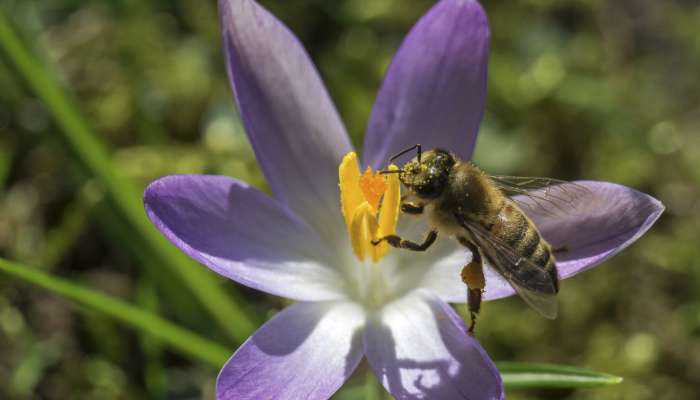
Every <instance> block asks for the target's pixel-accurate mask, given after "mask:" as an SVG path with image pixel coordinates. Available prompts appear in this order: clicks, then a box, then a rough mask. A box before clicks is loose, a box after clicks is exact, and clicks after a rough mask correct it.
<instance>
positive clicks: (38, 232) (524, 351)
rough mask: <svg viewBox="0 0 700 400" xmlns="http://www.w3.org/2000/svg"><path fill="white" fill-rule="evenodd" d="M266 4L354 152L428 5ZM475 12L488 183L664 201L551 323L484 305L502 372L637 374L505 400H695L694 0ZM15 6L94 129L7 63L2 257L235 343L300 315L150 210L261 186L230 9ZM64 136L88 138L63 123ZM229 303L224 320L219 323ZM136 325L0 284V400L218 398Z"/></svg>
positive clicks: (517, 393)
mask: <svg viewBox="0 0 700 400" xmlns="http://www.w3.org/2000/svg"><path fill="white" fill-rule="evenodd" d="M262 3H263V4H264V5H265V6H266V7H268V9H270V10H271V11H272V12H273V13H274V14H276V15H277V16H279V17H280V18H281V19H282V20H283V21H284V22H285V23H287V24H288V25H289V26H290V27H291V29H292V30H293V31H294V32H295V33H296V34H297V35H298V36H299V37H300V39H301V41H302V42H303V43H304V45H305V46H306V48H307V49H308V50H309V52H310V54H311V56H312V58H313V59H314V61H315V62H316V63H317V65H318V67H319V69H320V72H321V75H322V76H323V78H324V80H325V82H326V84H327V85H328V87H329V90H330V92H331V95H332V97H333V98H334V100H335V102H336V104H337V106H338V108H339V110H340V113H341V114H342V116H343V118H344V120H345V122H346V125H347V127H348V130H349V132H350V133H351V135H352V137H353V141H354V143H355V144H356V145H359V144H360V143H361V142H362V134H363V131H364V128H365V125H366V121H367V118H368V115H369V112H370V109H371V106H372V103H373V100H374V97H375V95H376V92H377V89H378V86H379V85H380V82H381V79H382V76H383V71H384V70H385V68H386V66H387V64H388V63H389V61H390V59H391V56H392V54H393V53H394V51H395V50H396V48H397V47H398V45H399V43H400V42H401V39H402V38H403V36H404V35H405V34H406V32H407V31H408V29H410V27H411V25H412V24H413V23H414V22H415V21H416V20H417V19H418V18H419V16H420V15H422V14H423V13H424V12H425V11H426V10H427V9H428V8H429V7H430V6H431V4H432V3H433V2H432V1H427V0H335V1H322V0H296V1H294V2H283V1H273V0H267V1H262ZM484 7H485V8H486V10H487V12H488V14H489V17H490V21H491V28H492V37H493V40H492V50H491V61H490V76H489V96H488V105H487V113H486V116H485V120H484V123H483V124H482V129H481V134H480V136H479V141H478V146H477V150H476V156H475V158H476V161H477V162H478V163H480V164H481V165H482V166H483V167H484V168H485V169H487V170H488V171H490V172H493V173H507V174H514V175H542V176H552V177H556V178H561V179H583V178H585V179H594V180H606V181H612V182H617V183H621V184H624V185H628V186H631V187H634V188H636V189H638V190H642V191H645V192H647V193H650V194H652V195H653V196H655V197H657V198H659V199H660V200H661V201H662V202H664V204H665V205H666V207H667V210H666V212H665V214H664V215H663V216H662V217H661V219H660V220H659V222H658V223H657V224H656V225H655V226H654V227H653V228H652V229H651V231H650V232H649V233H648V234H647V235H646V236H644V237H643V238H642V239H641V240H639V241H638V242H637V243H635V244H634V245H633V246H632V247H631V248H629V249H628V250H626V251H624V252H623V253H622V254H620V255H618V256H616V257H615V258H614V259H613V260H611V261H608V262H606V263H604V264H603V265H602V266H600V267H598V268H596V269H594V270H592V271H590V272H587V273H585V274H583V275H580V276H578V277H576V278H575V279H571V280H567V281H565V282H563V284H562V290H561V295H560V296H559V298H560V303H561V308H562V310H561V312H560V317H559V318H558V319H557V320H556V321H554V322H550V321H547V320H545V319H542V318H539V317H537V316H536V314H535V313H533V312H532V311H530V310H528V309H527V307H526V306H525V305H524V303H523V302H522V301H520V300H519V299H512V298H511V299H506V300H501V301H497V302H492V303H487V304H486V305H485V306H484V312H483V313H482V316H481V319H480V323H479V331H478V337H479V339H480V340H481V341H482V343H483V345H484V347H485V348H486V349H487V351H488V352H489V354H490V355H491V356H492V358H494V359H495V360H509V361H530V362H556V363H563V364H570V365H576V366H585V367H590V368H593V369H595V370H599V371H605V372H609V373H612V374H615V375H619V376H622V377H624V381H623V382H622V383H621V384H619V385H615V386H610V387H606V388H596V389H578V390H569V389H565V390H551V389H549V390H534V391H533V390H529V391H528V390H511V391H509V392H508V398H509V399H590V398H606V399H607V398H610V399H697V398H700V373H698V371H700V246H699V245H698V244H699V243H700V230H699V228H698V224H699V223H700V198H699V197H698V194H699V192H700V137H699V136H698V134H697V133H698V130H700V79H699V77H700V75H699V74H700V25H698V21H700V3H698V2H697V1H694V0H672V1H663V2H660V1H651V0H622V1H615V2H607V1H602V0H567V1H555V0H524V1H515V2H513V1H484ZM0 12H2V13H4V14H5V17H6V18H7V19H8V20H9V21H11V25H12V27H13V29H14V30H15V31H16V32H18V33H19V34H20V36H21V39H22V42H23V43H24V44H25V45H26V46H28V47H29V48H30V49H31V51H32V52H33V53H34V54H37V55H38V57H39V59H40V62H41V64H43V65H44V68H45V69H47V70H49V71H51V74H53V76H54V77H55V78H56V79H58V80H59V81H60V82H61V84H62V85H63V86H64V87H65V88H68V89H69V90H70V91H71V92H72V96H73V98H74V99H75V103H76V105H77V108H78V109H79V110H80V111H81V112H82V113H83V115H84V117H85V119H86V120H87V121H89V125H90V126H91V127H92V128H93V129H94V130H90V129H89V128H88V129H87V130H85V129H83V128H80V127H81V126H82V125H81V123H80V122H75V121H73V122H71V121H70V120H69V121H68V122H65V121H64V123H63V124H62V123H60V122H59V123H58V124H57V123H56V122H55V118H56V115H55V113H56V108H57V107H56V106H46V103H44V102H43V101H42V100H41V99H40V98H39V97H37V93H38V92H37V89H36V87H41V85H42V84H41V82H39V83H38V84H37V85H38V86H32V84H31V82H30V83H29V85H28V84H27V81H26V77H25V78H23V77H22V72H21V71H20V70H18V69H17V68H16V65H15V64H14V62H11V61H10V60H11V55H9V53H8V52H7V49H6V52H5V53H3V52H0V257H2V258H5V259H10V260H14V261H18V262H21V263H24V264H27V265H30V266H35V267H37V268H40V269H42V270H44V271H46V272H50V273H51V274H55V275H58V276H62V277H66V278H69V279H70V280H72V281H74V282H79V283H81V284H83V285H85V286H88V287H91V288H96V289H98V290H99V291H101V292H104V293H107V294H110V295H114V296H117V297H119V298H123V299H126V300H128V301H129V302H131V303H134V304H137V305H139V306H140V307H142V308H144V309H147V310H151V311H153V312H155V313H158V314H160V315H161V316H164V317H166V318H168V319H170V320H173V321H175V322H177V323H178V324H180V325H182V326H184V327H187V328H188V329H191V330H192V331H195V332H198V333H199V334H201V335H202V336H205V337H208V338H210V339H213V340H215V341H218V342H219V343H223V344H225V345H226V347H227V351H228V352H229V353H230V352H233V350H234V349H235V348H236V346H237V345H238V344H240V343H241V341H242V340H243V338H245V337H246V335H247V334H248V333H250V331H251V330H252V329H254V328H255V327H256V326H257V325H258V324H260V323H261V321H264V320H265V319H266V318H268V317H270V316H271V315H273V314H274V313H275V312H276V311H278V310H279V309H280V308H282V307H283V306H284V305H285V304H284V303H283V301H282V300H280V299H277V298H272V297H269V296H264V295H261V294H259V293H257V292H254V291H252V290H247V289H245V288H243V287H241V286H240V285H236V284H233V283H230V282H228V281H225V280H223V279H220V278H218V277H215V276H214V274H213V273H209V272H208V271H206V270H205V268H204V267H201V268H200V267H193V265H194V263H191V262H189V261H187V260H186V259H185V258H184V257H183V256H181V255H180V254H178V252H177V250H174V247H172V246H169V245H167V244H164V242H162V241H159V240H158V239H159V238H158V235H157V234H156V233H155V230H154V229H152V228H151V227H150V226H148V223H147V222H146V221H145V215H144V214H143V211H142V208H140V207H141V205H140V193H141V192H142V190H143V188H144V187H145V185H146V184H147V183H148V182H149V181H151V180H153V179H155V178H157V177H159V176H162V175H168V174H174V173H216V174H224V175H229V176H234V177H238V178H241V179H243V180H246V181H248V182H251V183H252V184H253V185H255V186H257V187H259V188H262V189H265V182H264V179H263V177H262V175H261V173H260V171H259V169H258V167H257V165H256V162H255V159H254V156H253V155H252V152H251V148H250V146H249V144H248V142H247V139H246V137H245V133H244V131H243V129H242V126H241V124H240V121H239V119H238V116H237V114H236V111H235V109H234V105H233V101H232V98H231V94H230V89H229V85H228V82H227V79H226V75H225V71H224V63H223V59H222V52H221V49H220V39H219V27H218V17H217V14H216V3H215V2H214V1H199V0H176V1H165V0H160V1H136V0H109V1H107V0H105V1H78V0H45V1H41V2H39V1H20V0H0ZM39 92H40V91H39ZM47 96H48V97H49V98H52V97H51V96H52V95H51V94H50V93H49V94H48V95H47ZM59 112H60V110H59ZM66 126H68V129H66ZM71 126H73V130H76V131H80V130H81V129H83V130H84V132H83V133H85V135H83V136H86V135H87V136H90V135H91V134H92V139H89V138H88V139H86V138H85V137H82V136H79V135H78V136H75V135H73V136H71V135H70V134H66V133H65V132H66V130H70V129H71V128H70V127H71ZM76 126H77V128H76ZM95 137H97V138H98V139H99V142H95V141H94V140H93V139H94V138H95ZM100 145H102V146H100ZM96 149H97V150H96ZM134 232H137V233H134ZM154 238H155V239H154ZM190 267H191V268H190ZM195 269H196V270H197V271H198V272H200V270H201V272H202V273H201V274H197V275H192V276H189V277H188V275H187V272H182V271H191V270H195ZM200 283H201V285H200ZM198 285H199V286H198ZM207 285H209V286H207ZM193 287H194V289H193ZM197 287H200V289H201V288H202V287H205V288H209V287H212V288H216V289H217V291H216V293H214V292H213V291H212V292H211V293H209V292H210V291H209V290H208V289H207V290H206V291H205V292H206V293H202V292H201V291H200V293H199V294H196V293H197V289H196V288H197ZM212 293H213V294H212ZM216 296H221V297H216ZM222 299H224V300H225V302H224V301H222ZM224 303H225V304H229V308H225V307H224V306H223V305H222V306H221V309H222V310H223V311H220V312H219V315H218V316H217V315H214V314H215V313H212V312H206V311H205V310H209V311H211V308H207V307H208V306H207V304H209V305H212V304H224ZM236 313H240V315H238V314H236ZM246 315H247V316H253V317H245V316H246ZM227 318H229V319H228V320H227ZM227 321H228V322H229V324H228V325H230V326H233V327H230V326H229V327H228V328H227V326H228V325H227V324H226V322H227ZM138 332H139V331H138V330H136V331H135V330H132V329H129V328H126V327H124V326H123V325H120V324H118V323H116V322H114V320H112V319H108V318H106V317H104V316H102V315H100V314H97V313H95V312H94V311H91V309H90V308H89V307H76V306H74V305H73V303H71V302H68V301H66V300H65V299H62V298H61V297H58V296H55V295H53V294H51V293H50V292H48V291H46V290H43V289H40V288H37V287H35V286H33V285H30V284H27V283H24V282H23V281H20V280H17V279H16V278H13V277H11V276H9V275H6V274H0V398H2V399H166V398H167V399H199V398H204V399H209V398H212V397H213V386H214V380H215V377H216V373H217V370H216V368H214V367H213V366H210V365H209V364H207V363H202V362H197V361H193V359H192V358H189V357H185V356H182V355H181V353H176V352H172V351H170V350H167V349H166V348H165V347H164V346H163V345H162V343H160V342H159V341H157V340H155V339H154V338H153V337H152V336H149V335H145V334H139V333H138ZM361 374H362V371H360V372H359V373H358V375H361ZM361 378H362V377H361V376H360V377H356V378H353V381H351V384H350V386H352V384H353V382H355V381H356V380H361Z"/></svg>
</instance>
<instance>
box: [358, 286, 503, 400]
mask: <svg viewBox="0 0 700 400" xmlns="http://www.w3.org/2000/svg"><path fill="white" fill-rule="evenodd" d="M365 354H366V356H367V360H368V361H369V364H370V366H371V367H372V369H373V370H374V372H375V373H376V374H377V376H378V377H379V380H380V381H381V382H382V384H383V385H384V387H385V388H386V389H387V390H388V391H389V392H390V393H391V394H392V395H393V396H394V397H395V398H396V399H431V400H436V399H437V400H443V399H444V400H456V399H470V400H498V399H503V398H504V392H503V382H502V381H501V377H500V374H499V373H498V370H497V369H496V366H495V365H494V364H493V362H492V361H491V359H489V357H488V355H487V354H486V352H485V351H484V349H483V348H482V347H481V345H479V342H478V341H477V340H476V339H475V338H474V337H473V336H470V335H468V334H467V333H466V331H465V328H464V324H463V322H462V320H461V319H460V318H459V316H457V315H456V314H455V312H454V310H453V309H452V308H451V307H450V306H448V305H447V304H445V303H444V302H442V301H441V300H439V299H438V298H437V297H435V296H434V295H432V294H431V293H430V292H427V291H426V292H417V293H413V294H411V295H408V296H406V297H405V298H403V299H400V300H397V301H395V302H393V303H390V304H388V305H386V306H385V307H384V309H383V310H382V311H381V312H380V313H379V314H378V315H377V316H376V317H375V318H373V319H371V320H370V321H368V324H367V327H366V328H365Z"/></svg>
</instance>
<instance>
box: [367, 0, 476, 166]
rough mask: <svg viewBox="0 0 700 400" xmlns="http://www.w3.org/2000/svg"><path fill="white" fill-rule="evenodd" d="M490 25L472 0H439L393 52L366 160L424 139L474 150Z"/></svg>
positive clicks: (381, 158)
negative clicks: (394, 54) (395, 51)
mask: <svg viewBox="0 0 700 400" xmlns="http://www.w3.org/2000/svg"><path fill="white" fill-rule="evenodd" d="M489 40H490V33H489V25H488V20H487V18H486V14H485V13H484V10H483V9H482V8H481V5H480V4H479V3H478V2H477V1H475V0H441V1H440V2H438V3H437V4H436V5H435V6H434V7H433V8H432V9H431V10H430V11H428V13H427V14H426V15H425V16H423V17H422V18H421V19H420V20H419V21H418V23H416V25H415V26H414V27H413V29H412V30H411V32H410V33H409V34H408V36H407V37H406V39H405V40H404V42H403V44H402V45H401V48H400V49H399V51H398V52H397V54H396V56H395V57H394V60H393V62H392V63H391V66H390V67H389V70H388V72H387V74H386V78H385V79H384V83H383V84H382V88H381V90H380V92H379V95H378V97H377V101H376V104H375V105H374V109H373V111H372V116H371V118H370V123H369V127H368V130H367V134H366V136H365V145H364V152H365V153H364V154H365V155H364V161H365V164H368V165H372V166H373V167H382V166H386V165H387V161H388V158H389V157H390V156H391V155H393V154H395V153H396V152H398V151H400V150H402V149H404V148H406V147H408V146H411V145H414V144H416V143H420V144H422V145H423V148H424V149H431V148H435V147H441V148H445V149H448V150H450V151H452V152H454V153H456V154H458V155H459V156H460V157H462V158H464V159H469V158H471V155H472V151H473V149H474V144H475V142H476V134H477V131H478V130H479V124H480V122H481V117H482V115H483V112H484V103H485V99H486V80H487V67H488V53H489Z"/></svg>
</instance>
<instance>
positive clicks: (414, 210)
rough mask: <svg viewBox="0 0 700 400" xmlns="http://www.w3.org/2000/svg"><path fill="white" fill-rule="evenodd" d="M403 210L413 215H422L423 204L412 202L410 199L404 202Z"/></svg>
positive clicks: (402, 204)
mask: <svg viewBox="0 0 700 400" xmlns="http://www.w3.org/2000/svg"><path fill="white" fill-rule="evenodd" d="M401 212H403V213H406V214H412V215H420V214H423V206H422V205H421V204H417V203H411V202H408V201H406V202H402V203H401Z"/></svg>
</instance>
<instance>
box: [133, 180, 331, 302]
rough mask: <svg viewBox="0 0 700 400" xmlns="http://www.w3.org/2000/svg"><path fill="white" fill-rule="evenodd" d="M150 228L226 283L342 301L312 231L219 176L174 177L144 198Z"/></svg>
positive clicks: (259, 196)
mask: <svg viewBox="0 0 700 400" xmlns="http://www.w3.org/2000/svg"><path fill="white" fill-rule="evenodd" d="M144 203H145V205H146V212H147V214H148V217H149V218H150V219H151V221H152V222H153V224H154V225H155V226H156V228H158V230H160V231H161V233H163V235H165V237H167V238H168V240H170V241H171V242H172V243H173V244H175V245H176V246H177V247H179V248H180V250H182V251H184V252H185V253H186V254H187V255H189V256H190V257H192V258H194V259H195V260H197V261H199V262H200V263H202V264H204V265H206V266H207V267H209V268H211V269H212V270H214V271H215V272H216V273H218V274H221V275H223V276H225V277H227V278H230V279H233V280H235V281H236V282H239V283H241V284H243V285H246V286H250V287H252V288H255V289H258V290H262V291H264V292H267V293H271V294H275V295H279V296H284V297H289V298H292V299H296V300H328V299H337V298H342V297H343V294H342V292H341V291H340V289H339V288H340V287H342V281H341V279H340V277H339V275H338V274H337V273H336V272H335V271H334V270H332V269H331V268H329V267H327V266H326V265H332V264H331V262H330V261H327V260H332V258H331V257H330V255H329V253H328V251H327V249H326V248H325V247H324V245H323V242H322V241H321V239H320V238H319V237H318V235H317V234H316V232H314V230H313V229H311V228H310V227H309V226H308V225H306V224H305V223H304V222H303V221H302V220H301V219H299V217H297V216H296V215H294V214H293V213H292V212H291V211H289V210H288V209H286V208H285V207H284V206H282V205H281V204H279V203H278V202H277V201H275V200H274V199H271V198H270V197H269V196H266V195H264V194H263V193H261V192H259V191H258V190H256V189H254V188H251V187H249V186H248V185H246V184H245V183H242V182H239V181H236V180H233V179H231V178H227V177H223V176H207V175H176V176H166V177H164V178H161V179H158V180H157V181H155V182H153V183H151V184H150V185H149V186H148V188H146V192H145V194H144Z"/></svg>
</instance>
